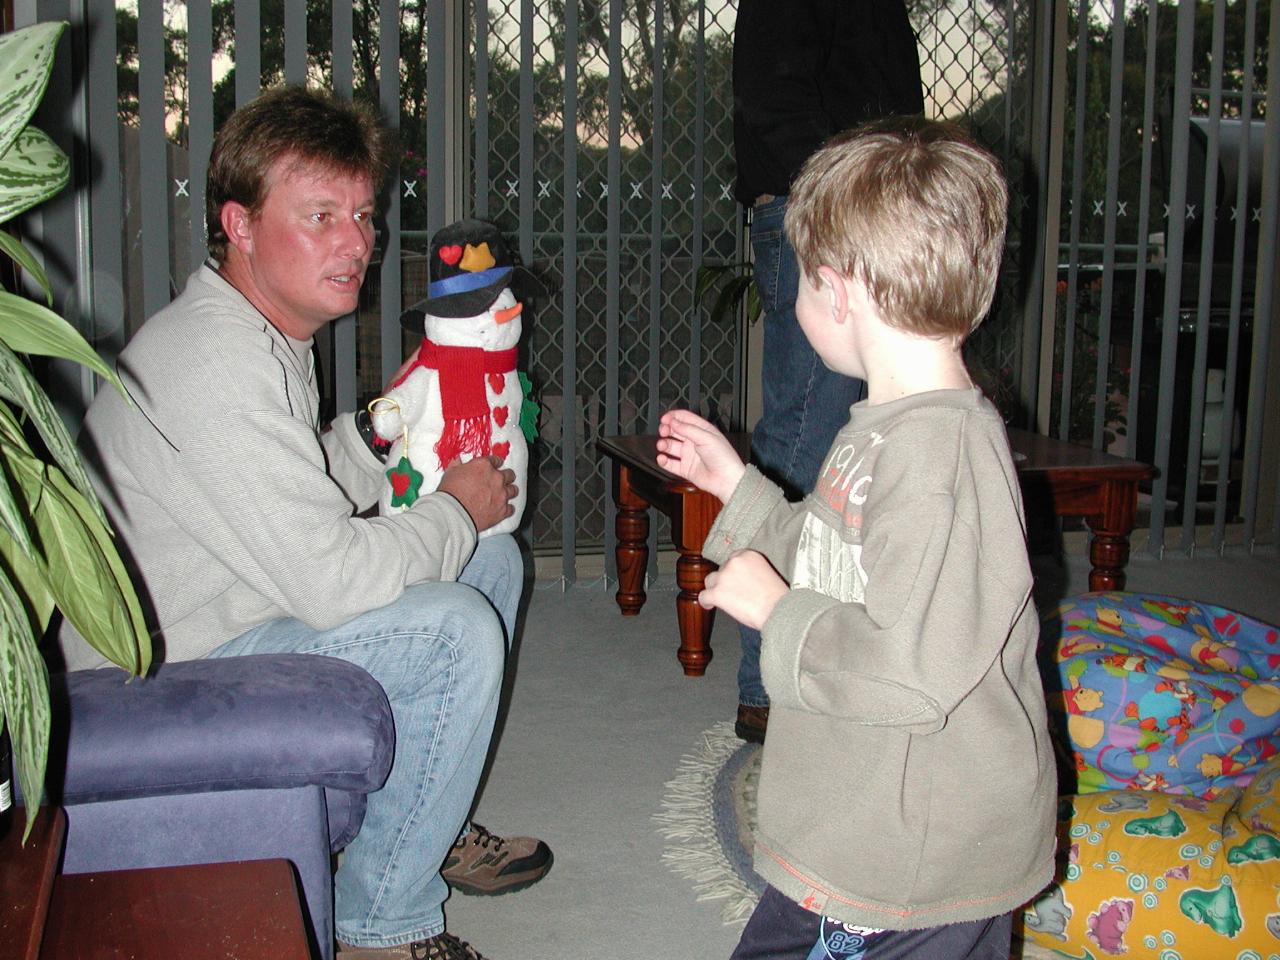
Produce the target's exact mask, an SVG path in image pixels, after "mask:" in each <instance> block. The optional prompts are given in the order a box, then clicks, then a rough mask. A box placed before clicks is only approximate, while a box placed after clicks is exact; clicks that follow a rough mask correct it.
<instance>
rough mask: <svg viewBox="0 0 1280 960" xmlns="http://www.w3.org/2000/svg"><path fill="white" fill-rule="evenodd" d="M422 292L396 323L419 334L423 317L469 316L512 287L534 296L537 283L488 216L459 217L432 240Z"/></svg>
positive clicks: (538, 289)
mask: <svg viewBox="0 0 1280 960" xmlns="http://www.w3.org/2000/svg"><path fill="white" fill-rule="evenodd" d="M427 256H428V269H427V279H428V283H427V296H426V299H424V300H419V301H418V302H417V303H415V304H414V305H413V306H411V307H409V308H408V309H407V310H405V311H404V313H402V314H400V326H402V327H404V328H405V329H406V330H409V331H411V332H413V333H422V332H423V323H424V318H425V316H426V315H427V314H431V316H433V317H448V318H454V317H459V318H460V317H474V316H477V315H478V314H482V313H484V312H485V311H486V310H488V309H489V307H491V306H492V305H493V301H495V300H497V299H498V296H499V294H501V293H502V291H503V290H504V289H505V288H507V287H511V288H512V292H513V293H515V294H516V296H517V297H519V298H520V299H522V300H523V299H524V298H525V297H528V296H537V295H539V294H540V293H542V292H543V290H542V285H541V284H540V283H539V282H538V280H537V278H536V277H534V276H533V274H532V273H530V272H529V271H528V270H527V269H526V268H525V267H523V266H521V264H520V263H519V261H518V259H517V258H516V256H515V254H514V253H513V252H512V250H511V248H510V247H509V246H508V245H507V241H506V238H505V237H504V236H503V235H502V231H501V230H499V229H498V228H497V226H495V225H494V224H492V223H490V222H489V221H487V220H470V219H468V220H458V221H456V222H455V223H451V224H449V225H448V226H445V227H441V228H440V229H439V230H437V231H436V234H435V236H433V237H432V238H431V247H430V252H429V253H428V255H427Z"/></svg>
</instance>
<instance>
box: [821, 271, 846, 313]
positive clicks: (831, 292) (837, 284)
mask: <svg viewBox="0 0 1280 960" xmlns="http://www.w3.org/2000/svg"><path fill="white" fill-rule="evenodd" d="M818 283H819V285H820V286H821V289H822V295H823V296H824V297H825V298H826V300H827V306H828V308H829V309H830V310H831V319H833V320H834V321H835V322H836V323H842V322H843V321H844V318H845V315H846V314H847V313H848V310H849V288H848V287H846V286H845V281H844V277H842V276H840V274H839V273H838V272H837V271H836V269H835V268H834V267H819V268H818Z"/></svg>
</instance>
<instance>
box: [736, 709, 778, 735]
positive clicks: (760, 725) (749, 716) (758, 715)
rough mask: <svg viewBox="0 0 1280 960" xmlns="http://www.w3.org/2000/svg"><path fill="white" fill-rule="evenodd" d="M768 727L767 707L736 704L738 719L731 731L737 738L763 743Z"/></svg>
mask: <svg viewBox="0 0 1280 960" xmlns="http://www.w3.org/2000/svg"><path fill="white" fill-rule="evenodd" d="M768 729H769V708H768V707H749V706H747V705H746V704H745V703H740V704H738V720H737V722H736V723H734V725H733V732H734V733H736V734H737V735H738V739H739V740H745V741H747V743H764V735H765V733H766V732H768Z"/></svg>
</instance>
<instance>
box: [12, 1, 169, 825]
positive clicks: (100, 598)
mask: <svg viewBox="0 0 1280 960" xmlns="http://www.w3.org/2000/svg"><path fill="white" fill-rule="evenodd" d="M65 27H66V24H63V23H40V24H35V25H34V26H30V27H26V28H24V29H22V30H17V31H14V32H13V33H9V34H5V35H4V36H0V225H3V224H5V223H7V222H8V221H10V220H12V219H13V218H14V217H16V216H18V215H19V214H21V213H23V212H24V211H26V210H29V209H30V208H31V207H33V206H35V205H36V204H38V203H41V202H42V201H44V200H47V199H48V198H49V197H51V196H53V195H54V194H56V193H57V192H58V191H60V190H61V189H62V188H63V187H64V186H65V185H66V183H67V180H68V176H69V169H70V164H69V163H68V161H67V157H66V155H65V154H64V153H63V152H62V151H61V150H60V149H59V148H58V147H57V145H56V144H54V142H53V141H52V140H50V139H49V137H48V136H46V135H45V134H44V133H42V132H41V131H40V130H38V129H36V128H35V127H33V126H31V125H30V123H29V121H30V119H31V117H32V115H33V114H34V113H35V110H36V107H37V106H38V105H39V103H40V100H41V98H42V97H43V96H44V91H45V88H46V87H47V86H48V82H49V73H50V71H51V70H52V68H53V59H54V50H55V47H56V45H57V42H58V37H59V36H60V35H61V34H62V31H63V30H64V29H65ZM0 251H3V252H4V253H5V254H7V255H8V256H9V257H10V258H11V259H12V260H13V261H14V263H15V264H17V266H18V267H19V268H20V269H21V270H22V271H24V272H25V273H26V274H27V275H28V276H30V277H31V278H32V279H33V281H34V282H35V284H36V285H38V286H39V287H40V289H41V290H42V291H43V293H44V299H45V301H46V303H48V304H49V306H50V307H51V306H52V304H53V297H52V291H51V288H50V286H49V281H48V278H47V277H46V275H45V273H44V271H43V270H42V269H41V268H40V265H39V263H38V262H37V261H36V259H35V258H34V257H33V256H32V255H31V253H30V252H29V251H28V250H27V249H26V248H25V247H24V246H23V244H22V243H21V242H20V241H19V240H17V239H16V238H15V237H14V236H12V235H11V234H10V233H9V232H8V231H6V230H4V229H0ZM23 355H25V356H26V357H33V356H42V357H57V358H62V359H66V360H72V361H75V362H77V363H80V364H83V365H84V366H86V367H89V368H90V369H92V370H93V371H94V372H96V373H97V374H99V375H100V376H102V377H103V378H105V379H106V380H107V381H108V382H110V383H111V384H112V385H113V386H114V387H115V388H116V389H118V390H121V391H122V392H123V389H124V388H123V386H122V385H121V383H120V381H119V379H118V378H117V376H116V374H115V372H114V371H113V370H112V369H111V368H110V367H108V366H107V365H106V364H105V363H104V362H103V361H102V359H101V358H100V357H99V356H98V355H97V353H96V352H95V351H94V350H93V348H92V347H91V346H89V344H88V343H87V342H86V341H85V340H84V338H83V337H81V336H80V334H79V333H77V332H76V330H75V329H74V328H73V327H72V326H71V325H70V324H69V323H67V322H66V321H65V320H63V319H62V318H61V317H59V316H58V315H57V314H56V313H54V312H53V311H52V310H51V309H49V307H46V306H43V305H41V304H40V303H37V302H35V301H33V300H30V299H27V298H25V297H22V296H19V295H18V294H16V293H12V292H10V291H8V290H0V401H2V402H0V706H2V707H3V717H0V719H3V722H4V724H5V726H6V727H7V728H8V730H9V731H10V739H11V740H12V741H13V761H14V771H15V773H16V775H17V778H18V782H19V783H20V784H21V786H22V792H23V794H24V795H25V796H26V797H29V798H31V797H39V796H41V795H42V794H43V792H44V773H45V761H46V758H47V754H48V746H49V686H48V683H49V680H48V673H47V671H46V667H45V663H44V659H43V658H42V656H41V654H40V650H39V642H40V639H41V637H43V635H44V634H45V632H46V630H47V629H48V627H49V622H50V619H51V617H52V615H53V611H54V609H55V607H56V608H57V609H59V610H61V611H62V613H63V616H65V617H66V618H67V619H68V620H69V621H70V622H71V623H72V624H73V625H74V626H75V627H76V629H77V630H79V631H80V633H81V635H82V636H84V638H85V639H86V640H88V641H89V643H90V644H92V645H93V647H94V648H95V649H96V650H98V651H99V652H101V653H102V655H103V656H105V657H107V658H108V659H109V660H111V661H112V662H113V663H116V664H119V665H120V666H121V667H123V668H124V669H125V670H127V671H129V672H130V673H132V674H135V675H137V674H142V673H145V672H146V670H147V668H148V667H149V666H150V663H151V641H150V637H149V636H148V634H147V630H146V627H145V625H144V622H143V618H142V611H141V607H140V606H139V603H138V597H137V593H136V591H135V589H134V587H133V584H132V583H131V581H130V579H129V576H128V574H127V572H126V570H125V567H124V565H123V563H121V560H120V556H119V553H118V551H117V550H116V547H115V544H114V542H113V540H112V533H111V530H110V526H109V524H108V521H107V517H106V514H105V513H103V510H102V506H101V504H100V503H99V502H98V499H97V497H96V496H95V494H94V492H93V488H92V486H91V485H90V483H89V479H88V477H87V475H86V474H85V471H84V467H83V466H82V465H81V462H80V459H79V456H78V454H77V452H76V449H75V446H74V444H73V442H72V440H71V436H70V434H69V433H68V431H67V429H66V427H65V426H64V425H63V423H62V420H61V418H60V417H59V415H58V413H57V411H56V410H55V409H54V407H53V404H52V403H51V402H50V400H49V397H48V395H47V394H46V393H45V391H44V389H43V388H42V387H41V385H40V384H39V382H38V381H37V380H36V378H35V376H34V375H33V373H32V371H31V369H30V367H29V366H28V362H27V361H26V360H25V358H24V357H23ZM37 810H38V805H37V804H36V803H32V802H29V803H28V805H27V825H26V832H27V833H30V830H31V825H32V823H33V822H34V818H35V815H36V811H37ZM24 836H25V835H24Z"/></svg>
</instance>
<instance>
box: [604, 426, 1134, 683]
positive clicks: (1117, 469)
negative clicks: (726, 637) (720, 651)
mask: <svg viewBox="0 0 1280 960" xmlns="http://www.w3.org/2000/svg"><path fill="white" fill-rule="evenodd" d="M657 439H658V438H657V436H656V435H654V434H631V435H620V436H610V437H603V438H602V439H601V440H600V441H599V443H598V446H599V448H600V451H601V453H603V454H604V455H605V456H606V457H608V458H609V460H610V461H611V463H612V466H613V497H614V502H615V503H616V505H617V508H618V510H617V520H616V522H615V530H616V533H617V538H618V546H617V550H616V557H617V563H618V593H617V600H618V607H619V609H621V611H622V613H623V616H634V615H635V614H637V613H639V612H640V608H641V607H643V606H644V602H645V599H646V597H645V592H644V574H645V568H646V567H647V566H648V562H649V545H648V539H649V509H650V508H651V507H656V508H657V509H659V510H661V511H662V512H663V513H665V514H666V515H667V516H669V517H670V518H671V539H672V542H673V544H674V546H675V548H676V551H677V553H678V554H679V557H678V559H677V560H676V585H677V586H678V587H679V588H680V592H679V593H678V594H676V619H677V621H678V623H679V626H680V647H679V649H678V650H677V651H676V658H677V659H678V660H679V661H680V664H681V666H682V667H683V668H684V672H685V674H686V675H687V676H690V677H700V676H702V675H703V674H704V673H705V672H706V669H707V664H708V663H710V662H711V655H712V654H711V643H710V638H711V626H712V623H713V618H714V612H713V611H711V610H704V609H702V607H700V606H698V593H699V592H700V591H701V590H702V588H703V586H705V584H706V579H707V574H708V573H710V572H711V571H712V570H714V569H715V564H713V563H712V562H711V561H710V560H708V559H706V558H705V557H704V556H703V555H702V545H703V543H704V542H706V539H707V533H708V531H710V529H711V524H712V523H714V522H715V519H716V516H717V515H718V514H719V513H720V506H721V505H720V501H719V500H717V499H716V498H715V497H713V496H712V495H711V494H709V493H704V492H703V491H702V490H699V489H698V488H697V487H695V486H694V485H693V484H691V483H689V482H688V481H687V480H682V479H680V478H679V477H677V476H675V475H674V474H670V473H668V472H667V471H666V470H663V469H662V468H661V467H660V466H658V460H657ZM729 439H730V441H731V442H732V443H733V445H734V446H735V448H736V449H737V450H738V452H739V453H740V454H742V455H743V457H744V459H745V457H746V454H747V451H748V450H749V448H750V443H751V437H750V434H747V433H734V434H730V435H729ZM1009 443H1010V445H1011V446H1012V447H1013V450H1014V455H1015V456H1014V459H1015V461H1016V464H1017V469H1018V479H1019V480H1020V482H1021V484H1022V491H1023V497H1024V498H1025V500H1026V506H1027V511H1028V513H1032V512H1037V511H1052V513H1053V514H1054V515H1056V516H1059V517H1082V518H1084V521H1085V523H1086V524H1088V526H1089V530H1090V531H1091V532H1092V534H1093V536H1092V540H1091V542H1090V544H1089V562H1090V565H1091V569H1090V571H1089V589H1090V590H1121V589H1123V588H1124V568H1125V564H1127V563H1128V561H1129V534H1130V533H1132V532H1133V524H1134V520H1135V519H1136V515H1137V506H1138V484H1139V483H1140V482H1141V481H1143V480H1146V479H1149V478H1150V477H1152V476H1153V475H1154V474H1155V469H1154V468H1153V467H1151V466H1150V465H1149V464H1145V463H1140V462H1139V461H1137V460H1127V459H1125V458H1123V457H1116V456H1112V455H1111V454H1108V453H1100V452H1098V451H1096V450H1092V449H1090V448H1088V447H1083V446H1080V445H1078V444H1074V443H1064V442H1063V441H1061V440H1054V439H1052V438H1050V437H1043V436H1041V435H1039V434H1037V433H1032V432H1030V431H1027V430H1017V429H1012V428H1011V429H1010V430H1009Z"/></svg>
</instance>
